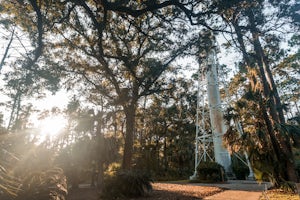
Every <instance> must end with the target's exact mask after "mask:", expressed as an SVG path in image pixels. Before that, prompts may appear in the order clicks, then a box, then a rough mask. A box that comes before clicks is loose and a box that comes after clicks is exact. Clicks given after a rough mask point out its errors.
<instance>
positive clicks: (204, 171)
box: [197, 161, 225, 182]
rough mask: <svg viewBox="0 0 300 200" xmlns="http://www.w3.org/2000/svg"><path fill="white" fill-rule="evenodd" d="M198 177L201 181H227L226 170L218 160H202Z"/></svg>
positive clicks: (198, 169)
mask: <svg viewBox="0 0 300 200" xmlns="http://www.w3.org/2000/svg"><path fill="white" fill-rule="evenodd" d="M197 176H198V177H197V179H198V180H199V181H200V182H223V181H225V170H224V167H223V166H222V165H220V164H219V163H216V162H210V161H208V162H202V163H200V164H199V166H198V167H197Z"/></svg>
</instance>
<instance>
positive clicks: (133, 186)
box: [103, 171, 152, 199]
mask: <svg viewBox="0 0 300 200" xmlns="http://www.w3.org/2000/svg"><path fill="white" fill-rule="evenodd" d="M151 182H152V180H151V178H150V176H149V175H148V174H145V173H143V172H141V171H121V172H118V173H116V174H115V175H112V176H109V177H107V178H106V180H105V182H104V189H103V196H104V197H105V198H107V199H112V198H118V197H140V196H144V195H145V194H146V193H147V192H149V191H151V190H152V185H151Z"/></svg>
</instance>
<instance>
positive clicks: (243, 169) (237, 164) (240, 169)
mask: <svg viewBox="0 0 300 200" xmlns="http://www.w3.org/2000/svg"><path fill="white" fill-rule="evenodd" d="M237 156H239V157H240V158H241V159H243V160H244V161H245V158H244V156H241V155H240V154H237ZM237 156H235V154H234V156H233V157H231V162H232V164H231V165H232V171H233V173H234V174H235V176H236V178H237V179H238V180H245V179H246V177H247V176H248V175H249V173H250V171H249V168H248V166H247V165H245V164H244V162H242V161H241V160H240V159H239V158H238V157H237Z"/></svg>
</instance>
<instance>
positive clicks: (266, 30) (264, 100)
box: [216, 1, 297, 184]
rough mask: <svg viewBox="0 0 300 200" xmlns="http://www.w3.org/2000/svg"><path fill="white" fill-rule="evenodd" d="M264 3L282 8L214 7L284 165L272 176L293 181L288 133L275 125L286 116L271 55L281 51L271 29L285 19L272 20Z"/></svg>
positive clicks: (258, 5) (221, 4) (255, 5)
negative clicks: (230, 35) (240, 58)
mask: <svg viewBox="0 0 300 200" xmlns="http://www.w3.org/2000/svg"><path fill="white" fill-rule="evenodd" d="M267 3H270V4H268V5H272V6H274V7H273V9H278V10H280V8H281V7H280V6H278V2H276V1H272V2H265V1H255V2H252V1H235V2H219V4H218V5H216V7H217V9H216V10H218V13H219V14H220V16H221V17H222V19H223V20H224V21H225V23H227V24H228V25H229V26H230V28H231V30H233V31H234V35H235V37H234V41H233V42H236V43H235V44H236V46H237V47H238V48H239V49H240V51H241V53H242V55H243V62H244V65H245V66H246V69H247V70H248V72H249V73H248V78H247V79H248V80H249V81H250V82H251V85H252V87H251V88H249V90H250V91H249V92H248V94H252V95H254V96H255V100H254V99H253V100H254V101H257V105H259V109H260V110H261V111H262V113H261V115H262V116H263V120H264V126H266V129H265V130H264V131H263V132H264V133H267V134H268V137H269V138H270V142H271V144H272V148H273V150H274V153H275V155H276V158H275V160H276V162H278V163H281V164H282V165H284V166H282V167H281V168H280V170H279V171H280V172H279V174H277V175H276V176H277V177H276V178H275V179H276V184H280V182H281V180H280V179H281V178H280V177H283V179H285V180H289V181H294V182H295V181H297V174H296V171H295V167H294V166H295V165H294V158H293V153H292V148H291V143H290V140H289V135H288V133H285V134H282V133H283V132H282V131H281V130H279V129H278V125H279V124H282V125H284V124H285V118H284V114H283V105H282V103H281V99H280V96H279V93H278V90H277V85H276V84H275V80H274V77H273V74H272V71H271V68H272V65H274V64H275V63H276V62H277V60H274V57H272V56H274V55H275V54H277V59H278V58H280V57H279V56H278V55H282V54H281V52H280V51H281V50H280V49H278V48H274V47H276V45H277V46H278V44H279V42H280V39H278V37H277V35H276V34H274V32H275V31H276V28H277V29H278V30H282V29H279V28H278V27H280V26H283V25H285V21H284V20H285V19H284V18H278V20H277V21H274V20H272V18H273V17H275V16H274V14H272V13H268V12H265V11H264V9H265V8H266V6H267ZM280 5H281V4H280ZM286 5H288V2H286ZM277 6H278V7H277ZM289 6H291V5H289ZM280 11H281V10H280ZM276 22H277V23H276ZM278 30H277V31H278ZM272 31H273V32H272ZM248 38H249V40H248ZM271 41H272V42H271ZM274 44H275V45H274ZM275 52H276V53H275ZM275 58H276V57H275ZM285 169H287V170H285Z"/></svg>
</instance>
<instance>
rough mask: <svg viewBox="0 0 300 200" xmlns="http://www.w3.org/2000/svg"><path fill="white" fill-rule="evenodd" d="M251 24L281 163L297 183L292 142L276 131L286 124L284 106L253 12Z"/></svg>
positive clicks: (249, 13)
mask: <svg viewBox="0 0 300 200" xmlns="http://www.w3.org/2000/svg"><path fill="white" fill-rule="evenodd" d="M248 17H249V22H250V31H251V34H252V39H253V46H254V50H255V54H256V61H257V64H258V67H259V71H260V78H261V80H262V84H263V94H264V96H265V98H266V100H269V101H270V103H269V106H270V116H271V118H272V125H273V132H274V133H273V134H275V136H276V139H277V140H278V143H279V145H280V148H281V152H282V153H281V155H280V161H279V162H281V161H284V163H285V166H286V176H285V177H286V178H287V179H288V180H289V181H294V182H296V181H297V179H298V178H297V172H296V170H295V161H294V156H293V152H292V148H291V144H290V141H289V139H288V137H287V136H286V135H285V136H283V135H282V134H281V133H280V131H278V130H275V126H276V123H282V124H285V119H284V115H283V109H282V104H281V101H280V97H279V94H278V91H277V87H276V84H275V81H274V79H273V75H272V72H271V69H270V66H269V64H268V61H267V59H266V56H265V54H264V51H263V48H262V45H261V43H260V41H259V31H258V30H257V28H256V25H255V18H254V15H253V12H248Z"/></svg>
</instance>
